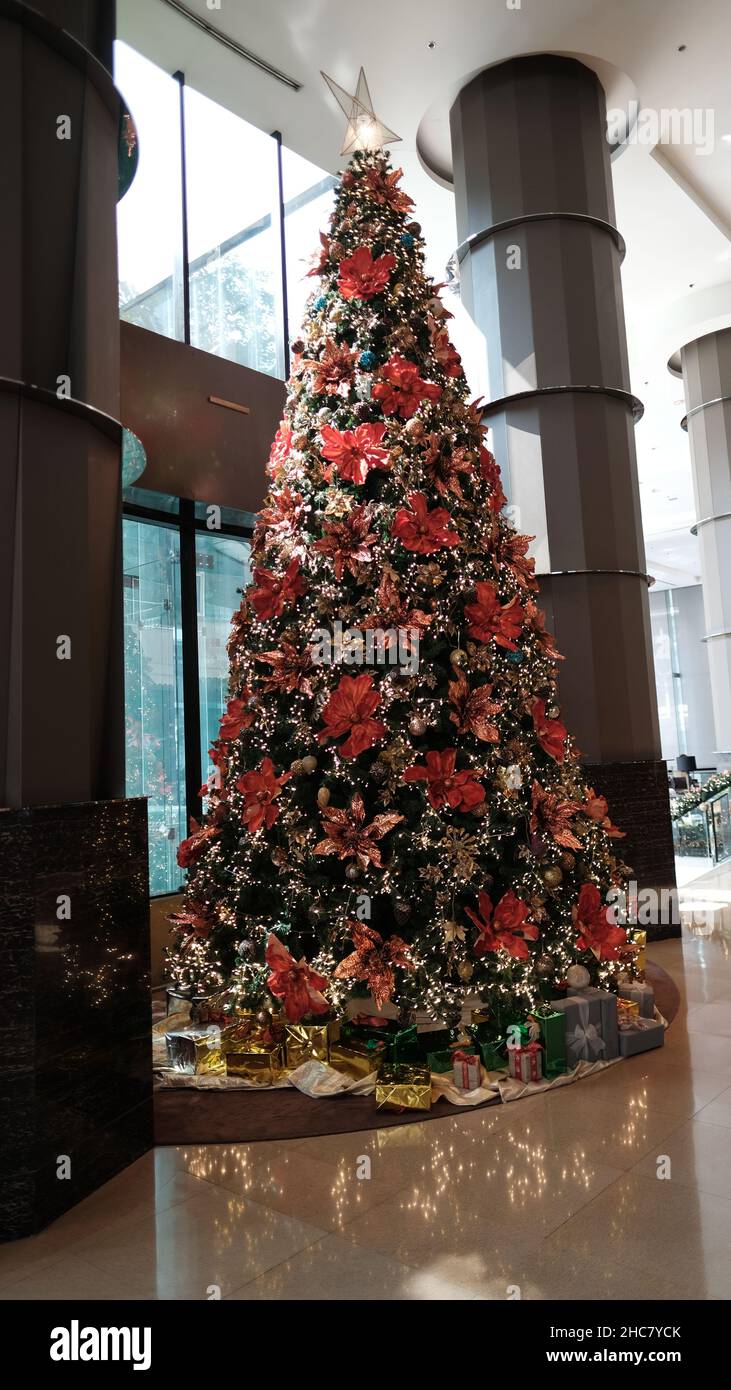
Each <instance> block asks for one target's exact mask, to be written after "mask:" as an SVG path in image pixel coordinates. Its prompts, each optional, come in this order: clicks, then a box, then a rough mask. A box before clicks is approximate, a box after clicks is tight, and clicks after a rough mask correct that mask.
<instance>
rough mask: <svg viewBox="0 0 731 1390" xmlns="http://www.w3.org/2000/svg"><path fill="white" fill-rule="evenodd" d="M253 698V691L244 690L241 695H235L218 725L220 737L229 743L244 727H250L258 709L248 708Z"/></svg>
mask: <svg viewBox="0 0 731 1390" xmlns="http://www.w3.org/2000/svg"><path fill="white" fill-rule="evenodd" d="M250 699H251V691H250V690H248V689H246V690H243V691H242V693H241V695H240V696H233V697H232V698H231V699H230V700H229V702H228V704H227V705H226V709H225V710H224V713H223V714H222V715H221V723H220V724H219V726H218V737H219V738H220V739H223V740H224V742H226V743H228V742H230V741H231V740H232V739H235V738H238V737H239V734H241V733H242V731H243V730H244V729H250V728H251V725H252V724H253V722H254V720H255V718H256V711H255V710H252V709H248V703H249V700H250Z"/></svg>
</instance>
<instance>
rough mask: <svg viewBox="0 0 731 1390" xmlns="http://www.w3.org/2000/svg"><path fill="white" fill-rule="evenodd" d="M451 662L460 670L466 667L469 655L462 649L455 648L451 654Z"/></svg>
mask: <svg viewBox="0 0 731 1390" xmlns="http://www.w3.org/2000/svg"><path fill="white" fill-rule="evenodd" d="M449 660H450V662H451V664H452V666H456V667H458V668H459V667H460V666H464V665H466V663H467V653H466V652H465V651H463V650H462V648H461V647H455V649H454V651H453V652H450V653H449Z"/></svg>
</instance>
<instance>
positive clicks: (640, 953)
mask: <svg viewBox="0 0 731 1390" xmlns="http://www.w3.org/2000/svg"><path fill="white" fill-rule="evenodd" d="M632 945H633V946H636V947H637V950H636V952H635V955H634V966H635V974H636V976H637V979H638V980H644V978H645V968H646V966H647V932H646V931H643V930H641V929H640V928H638V927H635V929H634V930H633V932H632Z"/></svg>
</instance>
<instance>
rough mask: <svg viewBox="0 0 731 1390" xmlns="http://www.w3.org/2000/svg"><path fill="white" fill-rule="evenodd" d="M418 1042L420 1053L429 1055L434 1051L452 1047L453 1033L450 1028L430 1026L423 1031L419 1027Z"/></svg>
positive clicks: (424, 1055)
mask: <svg viewBox="0 0 731 1390" xmlns="http://www.w3.org/2000/svg"><path fill="white" fill-rule="evenodd" d="M417 1042H418V1044H419V1053H420V1055H421V1056H422V1057H429V1056H430V1055H431V1054H432V1053H433V1052H442V1051H443V1049H444V1048H445V1047H451V1045H452V1034H451V1032H450V1030H449V1028H429V1029H428V1030H425V1031H424V1032H421V1033H420V1032H419V1031H418V1029H417Z"/></svg>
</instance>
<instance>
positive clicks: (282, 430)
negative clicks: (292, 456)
mask: <svg viewBox="0 0 731 1390" xmlns="http://www.w3.org/2000/svg"><path fill="white" fill-rule="evenodd" d="M291 448H292V429H291V426H290V425H288V424H287V421H286V420H282V422H281V424H280V426H279V429H278V430H277V433H276V434H275V436H274V442H273V444H272V447H271V449H270V451H269V462H268V464H267V473H270V474H272V475H273V474H275V473H276V472H277V469H279V468H281V467H282V464H283V463H286V461H287V459H288V457H289V451H290V449H291Z"/></svg>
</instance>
